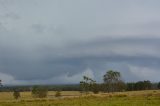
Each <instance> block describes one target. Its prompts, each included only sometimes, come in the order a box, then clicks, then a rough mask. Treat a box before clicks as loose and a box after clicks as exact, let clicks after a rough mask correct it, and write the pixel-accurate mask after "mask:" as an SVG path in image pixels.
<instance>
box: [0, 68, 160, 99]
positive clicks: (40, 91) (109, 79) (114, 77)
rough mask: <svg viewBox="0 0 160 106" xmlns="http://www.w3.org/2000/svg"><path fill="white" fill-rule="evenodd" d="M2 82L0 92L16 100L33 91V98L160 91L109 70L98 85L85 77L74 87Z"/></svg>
mask: <svg viewBox="0 0 160 106" xmlns="http://www.w3.org/2000/svg"><path fill="white" fill-rule="evenodd" d="M2 85H3V84H2V80H0V91H1V92H2V91H9V92H10V91H13V96H14V98H15V99H18V98H19V97H20V92H23V91H31V92H32V96H33V97H38V98H44V97H46V96H47V93H48V91H56V93H55V97H59V96H61V91H80V92H81V93H86V94H88V93H89V92H93V93H95V94H96V93H99V92H123V91H136V90H151V89H160V82H159V83H151V81H149V80H145V81H138V82H127V83H125V82H124V81H123V80H122V76H121V73H120V72H118V71H114V70H109V71H107V72H106V73H105V74H104V75H103V83H97V82H96V81H95V80H93V79H92V78H89V77H87V76H83V80H82V81H80V84H72V85H39V86H2Z"/></svg>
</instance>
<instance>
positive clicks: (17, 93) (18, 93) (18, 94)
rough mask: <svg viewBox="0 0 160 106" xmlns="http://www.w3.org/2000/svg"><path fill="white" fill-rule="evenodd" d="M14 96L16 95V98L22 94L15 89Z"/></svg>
mask: <svg viewBox="0 0 160 106" xmlns="http://www.w3.org/2000/svg"><path fill="white" fill-rule="evenodd" d="M13 97H14V98H15V99H18V98H20V97H21V96H20V92H19V91H17V90H15V91H14V92H13Z"/></svg>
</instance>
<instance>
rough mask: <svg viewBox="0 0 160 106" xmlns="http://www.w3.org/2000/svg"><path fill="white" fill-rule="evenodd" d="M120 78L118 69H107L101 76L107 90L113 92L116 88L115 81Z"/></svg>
mask: <svg viewBox="0 0 160 106" xmlns="http://www.w3.org/2000/svg"><path fill="white" fill-rule="evenodd" d="M120 79H121V74H120V72H118V71H113V70H109V71H107V72H106V74H105V75H104V76H103V80H104V83H105V84H107V86H108V92H110V91H111V92H114V91H115V90H116V89H117V87H116V86H117V83H118V82H119V81H120Z"/></svg>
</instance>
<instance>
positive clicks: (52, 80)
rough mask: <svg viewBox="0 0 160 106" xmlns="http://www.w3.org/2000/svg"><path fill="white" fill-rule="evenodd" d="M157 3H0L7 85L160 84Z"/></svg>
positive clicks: (0, 51)
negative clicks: (117, 78) (107, 78)
mask: <svg viewBox="0 0 160 106" xmlns="http://www.w3.org/2000/svg"><path fill="white" fill-rule="evenodd" d="M159 5H160V1H159V0H0V79H1V80H2V81H3V84H12V85H17V84H23V85H24V84H57V83H58V84H66V83H79V81H80V80H81V79H82V76H83V75H87V76H89V77H92V78H93V79H95V80H97V81H98V82H102V81H103V78H102V76H103V75H104V74H105V73H106V71H107V70H109V69H113V70H117V71H120V72H121V74H122V78H123V80H124V81H126V82H128V81H139V80H151V81H153V82H156V81H160V77H159V75H160V47H159V45H160V6H159Z"/></svg>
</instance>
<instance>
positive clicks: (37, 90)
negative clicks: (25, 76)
mask: <svg viewBox="0 0 160 106" xmlns="http://www.w3.org/2000/svg"><path fill="white" fill-rule="evenodd" d="M47 93H48V89H47V88H46V87H42V86H34V87H33V89H32V95H33V97H38V98H45V97H47Z"/></svg>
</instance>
